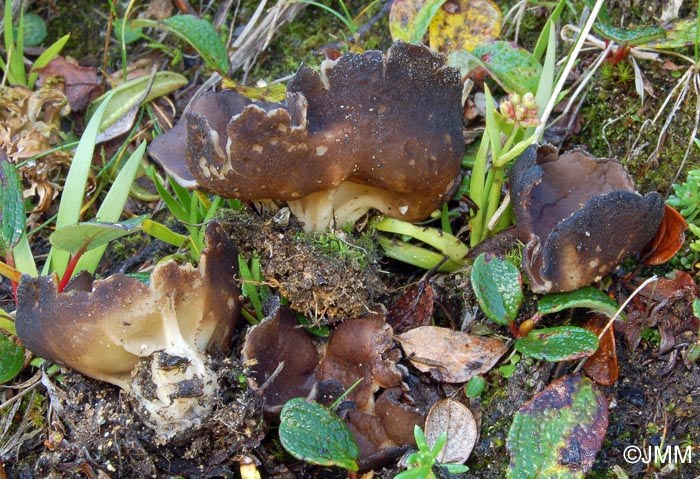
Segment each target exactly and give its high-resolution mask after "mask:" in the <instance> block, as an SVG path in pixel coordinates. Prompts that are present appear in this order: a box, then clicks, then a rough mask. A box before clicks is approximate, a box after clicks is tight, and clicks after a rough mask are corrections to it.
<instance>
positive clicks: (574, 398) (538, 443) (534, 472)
mask: <svg viewBox="0 0 700 479" xmlns="http://www.w3.org/2000/svg"><path fill="white" fill-rule="evenodd" d="M607 427H608V402H607V400H606V399H605V395H604V394H603V393H602V392H600V391H598V390H597V389H595V388H594V386H593V384H592V383H591V381H590V380H588V379H587V378H585V377H581V376H579V375H573V376H564V377H563V378H561V379H558V380H556V381H555V382H553V383H552V384H550V385H549V386H547V387H546V388H545V389H544V390H542V391H541V392H540V393H538V394H537V395H536V396H535V397H533V398H532V399H531V400H530V401H529V402H527V403H526V404H525V405H523V407H521V408H520V410H519V411H518V412H517V413H516V414H515V417H514V418H513V424H512V425H511V427H510V431H509V432H508V439H507V443H506V445H507V448H508V451H509V452H510V457H511V460H510V465H509V467H508V472H507V475H506V477H507V478H508V479H516V478H517V479H535V478H541V479H544V478H546V479H555V478H561V479H563V478H567V479H568V478H583V477H584V476H585V475H586V472H588V471H589V470H590V469H591V467H592V466H593V462H594V460H595V456H596V454H597V453H598V451H599V450H600V447H601V446H602V444H603V438H604V437H605V432H606V430H607Z"/></svg>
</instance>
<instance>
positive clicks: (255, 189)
mask: <svg viewBox="0 0 700 479" xmlns="http://www.w3.org/2000/svg"><path fill="white" fill-rule="evenodd" d="M199 101H201V102H204V103H206V104H207V106H206V107H204V108H202V107H200V106H199V104H198V103H197V102H199ZM227 114H232V118H231V120H230V122H228V125H227V126H226V128H225V129H224V128H222V125H221V121H220V119H221V118H222V117H225V116H226V115H227ZM183 122H184V123H185V124H186V126H185V129H186V143H187V148H186V153H185V152H180V153H179V154H175V152H174V151H173V148H172V145H174V144H175V140H176V139H177V138H179V139H180V140H181V139H182V128H178V129H177V130H175V129H174V130H171V132H169V133H167V134H165V135H163V136H162V137H160V138H161V139H159V140H157V141H155V142H154V144H153V145H152V146H151V147H150V148H149V151H150V153H151V155H152V156H154V157H155V158H156V159H157V160H158V161H159V162H160V163H161V164H162V165H163V166H164V168H165V169H166V170H168V171H169V172H172V174H173V175H174V176H175V178H176V179H178V180H179V181H181V182H182V183H183V184H184V185H186V186H192V185H193V183H192V180H194V183H196V186H197V187H199V188H202V189H204V190H207V191H210V192H213V193H216V194H219V195H221V196H225V197H237V198H241V199H244V200H260V199H271V200H281V201H291V202H295V203H294V204H292V205H291V206H292V209H293V210H294V212H295V214H297V216H301V217H302V218H305V219H306V221H307V222H308V223H309V224H307V229H323V227H324V223H328V222H329V221H330V218H329V216H332V215H333V214H335V215H336V216H338V217H339V218H340V219H339V222H341V221H344V220H356V219H357V218H359V216H361V215H362V214H364V213H365V212H366V211H367V210H368V209H369V208H371V207H374V208H377V209H379V210H381V211H382V212H384V213H385V214H387V215H389V216H392V217H396V218H401V219H404V220H407V221H414V220H420V219H424V218H425V217H427V216H428V215H429V214H430V213H431V212H432V211H433V210H434V209H435V208H437V207H438V206H439V205H440V203H441V202H442V201H443V200H444V199H445V197H446V196H447V195H448V194H449V193H450V192H451V191H452V190H453V187H454V186H455V184H456V179H457V177H458V175H459V169H460V162H461V158H462V154H463V151H464V139H463V133H462V108H461V82H460V77H459V73H458V71H457V70H456V69H453V68H451V67H447V66H446V65H445V60H444V57H442V56H441V55H439V54H437V53H435V52H432V51H431V50H430V49H428V48H427V47H425V46H422V45H410V44H407V43H403V42H397V43H395V44H394V45H393V46H392V47H391V48H390V49H389V50H388V52H387V53H386V55H384V54H383V53H382V52H380V51H369V52H366V53H364V54H361V55H358V54H345V55H343V56H341V57H340V58H339V59H338V60H335V61H330V60H326V61H325V62H324V63H323V65H322V66H321V71H320V72H316V71H314V70H312V69H310V68H307V67H305V66H302V67H301V68H300V69H299V71H298V72H297V74H296V75H295V77H294V78H293V79H292V80H291V81H290V82H289V84H288V86H287V99H286V101H285V102H283V103H279V104H275V103H262V102H255V103H250V104H249V102H247V101H246V100H245V99H242V97H241V96H240V95H237V94H233V93H230V92H221V93H211V94H209V95H205V96H203V97H202V98H201V99H200V100H197V101H196V102H195V104H194V105H193V108H192V110H191V111H190V112H189V113H187V114H186V116H185V119H184V120H183ZM181 123H182V122H181ZM178 135H179V136H178ZM171 138H172V139H171ZM178 149H180V148H178ZM183 161H184V162H186V165H187V170H189V176H188V174H187V173H185V172H183V168H182V163H183ZM341 185H343V186H342V192H341V193H339V194H338V195H337V197H336V193H335V192H336V190H338V189H339V188H340V187H341ZM314 195H315V196H314ZM319 204H323V205H324V206H323V207H319V206H318V205H319ZM329 208H330V209H332V210H334V213H331V214H329V213H328V209H329ZM309 227H310V228H309Z"/></svg>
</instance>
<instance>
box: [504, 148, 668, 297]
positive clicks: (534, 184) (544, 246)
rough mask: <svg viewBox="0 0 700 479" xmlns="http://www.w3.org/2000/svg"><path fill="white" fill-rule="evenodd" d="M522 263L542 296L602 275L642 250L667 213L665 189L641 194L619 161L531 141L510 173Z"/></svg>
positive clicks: (585, 282) (578, 286)
mask: <svg viewBox="0 0 700 479" xmlns="http://www.w3.org/2000/svg"><path fill="white" fill-rule="evenodd" d="M510 180H511V195H512V199H513V210H514V211H515V218H516V226H517V229H518V236H519V239H520V240H521V241H523V242H524V243H525V247H524V249H523V266H524V268H525V271H526V272H527V275H528V277H529V278H530V287H531V289H532V291H534V292H535V293H549V292H559V291H572V290H575V289H578V288H580V287H582V286H585V285H587V284H590V283H592V282H594V281H598V280H600V279H601V278H602V277H603V276H605V275H606V274H608V273H609V272H610V271H611V270H612V269H613V268H614V267H616V266H617V265H618V264H620V262H621V261H622V260H623V259H625V258H626V257H628V256H630V255H631V254H633V253H637V252H639V251H641V250H642V248H643V247H644V245H646V244H647V243H648V242H649V241H650V240H651V239H652V238H653V237H654V235H655V234H656V232H657V230H658V228H659V224H660V223H661V219H662V218H663V215H664V201H663V198H662V197H661V195H659V194H658V193H655V192H654V193H649V194H647V195H644V196H642V195H640V194H639V193H637V192H636V191H635V188H634V182H633V180H632V178H631V177H630V176H629V175H628V174H627V173H626V172H625V170H624V168H623V167H622V165H621V164H620V163H618V162H617V161H614V160H608V159H599V158H594V157H593V156H591V155H590V154H588V153H586V152H584V151H581V150H574V151H570V152H567V153H563V154H562V155H558V154H557V152H556V150H555V149H554V148H552V147H550V146H539V147H538V146H531V147H529V148H528V149H527V150H525V152H524V153H523V154H522V155H521V156H520V157H519V158H518V159H517V161H516V162H515V164H514V165H513V169H512V171H511V176H510Z"/></svg>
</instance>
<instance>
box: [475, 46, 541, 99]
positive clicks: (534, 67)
mask: <svg viewBox="0 0 700 479" xmlns="http://www.w3.org/2000/svg"><path fill="white" fill-rule="evenodd" d="M472 54H473V55H474V56H476V57H478V58H479V59H481V61H482V62H483V63H484V65H485V66H486V69H487V70H488V71H489V73H490V74H491V76H492V77H493V78H494V80H496V81H497V82H498V83H499V84H500V85H501V86H502V87H503V88H504V89H505V90H506V91H513V92H516V93H518V94H520V95H524V94H525V93H527V92H530V93H535V92H536V91H537V86H538V85H539V83H540V76H541V75H542V65H540V63H539V62H538V61H537V60H536V59H535V57H534V56H533V55H532V53H530V52H528V51H527V50H525V49H524V48H521V47H519V46H517V45H515V44H513V43H511V42H506V41H500V40H499V41H495V42H492V43H485V44H482V45H479V46H477V47H476V48H474V50H472Z"/></svg>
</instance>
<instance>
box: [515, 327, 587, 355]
mask: <svg viewBox="0 0 700 479" xmlns="http://www.w3.org/2000/svg"><path fill="white" fill-rule="evenodd" d="M515 349H516V350H518V351H520V352H521V353H523V354H526V355H528V356H531V357H533V358H537V359H546V360H547V361H569V360H572V359H578V358H583V357H586V356H590V355H591V354H593V353H594V352H596V350H597V349H598V336H596V335H595V334H593V333H592V332H591V331H589V330H587V329H584V328H578V327H576V326H558V327H556V328H546V329H538V330H535V331H531V332H530V334H528V335H527V336H525V337H524V338H519V339H518V340H517V341H516V342H515Z"/></svg>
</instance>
